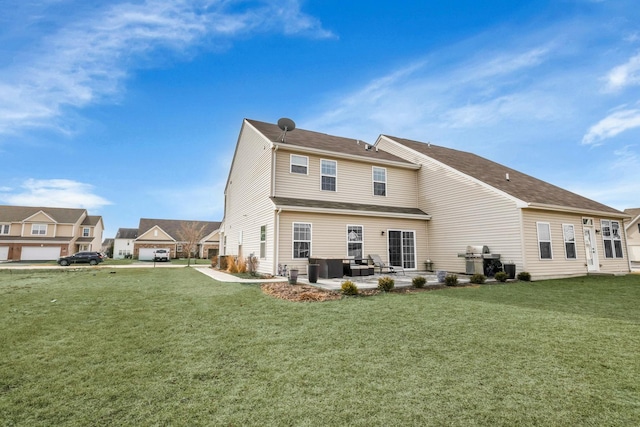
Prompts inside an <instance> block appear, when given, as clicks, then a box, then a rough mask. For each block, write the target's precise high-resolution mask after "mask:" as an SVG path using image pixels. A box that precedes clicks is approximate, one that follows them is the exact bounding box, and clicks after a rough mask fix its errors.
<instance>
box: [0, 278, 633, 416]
mask: <svg viewBox="0 0 640 427" xmlns="http://www.w3.org/2000/svg"><path fill="white" fill-rule="evenodd" d="M112 271H113V272H115V273H112ZM639 303H640V276H638V275H635V276H634V275H630V276H626V277H588V278H578V279H569V280H561V281H545V282H533V283H512V284H507V285H485V286H480V287H473V288H454V289H444V290H439V291H433V292H422V293H415V294H386V295H380V296H375V297H366V298H345V299H342V300H340V301H333V302H325V303H292V302H287V301H282V300H277V299H274V298H272V297H269V296H266V295H263V294H262V293H261V291H260V289H259V287H258V286H257V285H242V284H228V283H218V282H215V281H212V280H211V279H210V278H208V277H207V276H204V275H202V274H201V273H198V272H197V271H194V270H193V269H190V268H180V269H149V268H147V269H119V270H116V269H93V268H82V269H65V270H62V271H60V270H57V271H49V272H40V271H28V272H26V271H24V272H15V271H14V272H10V271H0V324H1V325H2V328H1V330H0V361H1V363H0V424H1V425H7V426H12V425H28V426H38V425H42V426H51V425H56V426H76V425H77V426H87V425H189V426H195V425H225V426H226V425H232V426H246V425H261V426H263V425H275V426H278V425H286V426H289V425H295V426H305V425H309V426H311V425H313V426H319V425H321V426H326V425H353V426H373V425H380V426H392V425H403V426H404V425H465V426H467V425H492V426H493V425H505V426H507V425H508V426H513V425H592V426H601V425H610V426H613V425H616V426H617V425H640V352H639V350H640V304H639Z"/></svg>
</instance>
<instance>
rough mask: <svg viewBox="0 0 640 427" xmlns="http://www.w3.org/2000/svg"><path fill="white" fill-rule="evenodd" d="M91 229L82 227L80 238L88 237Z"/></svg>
mask: <svg viewBox="0 0 640 427" xmlns="http://www.w3.org/2000/svg"><path fill="white" fill-rule="evenodd" d="M90 233H91V229H90V228H89V227H84V228H83V229H82V237H90V236H91V234H90Z"/></svg>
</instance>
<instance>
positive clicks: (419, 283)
mask: <svg viewBox="0 0 640 427" xmlns="http://www.w3.org/2000/svg"><path fill="white" fill-rule="evenodd" d="M411 283H412V284H413V286H415V287H416V288H424V285H425V284H426V283H427V279H426V278H425V277H424V276H416V277H414V278H413V279H411Z"/></svg>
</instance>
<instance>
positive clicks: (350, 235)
mask: <svg viewBox="0 0 640 427" xmlns="http://www.w3.org/2000/svg"><path fill="white" fill-rule="evenodd" d="M419 169H420V165H417V164H415V163H412V162H409V161H407V160H404V159H402V158H400V157H398V156H395V155H393V154H390V153H388V152H385V151H382V150H377V149H375V147H373V146H372V145H370V144H367V143H366V142H364V141H359V140H356V139H350V138H342V137H337V136H331V135H326V134H322V133H318V132H312V131H307V130H302V129H296V130H294V131H291V132H288V133H286V134H284V133H283V131H282V130H281V129H280V128H279V127H278V126H277V125H275V124H269V123H264V122H259V121H255V120H245V121H244V122H243V124H242V129H241V131H240V136H239V139H238V143H237V146H236V150H235V154H234V158H233V161H232V165H231V170H230V173H229V177H228V180H227V184H226V188H225V215H224V220H223V227H222V233H221V234H222V237H221V238H222V246H223V248H222V253H223V254H226V255H238V256H241V257H247V256H249V255H254V256H256V257H258V259H259V267H258V270H259V271H261V272H264V273H270V274H277V273H278V271H281V269H282V268H283V267H284V266H285V265H286V266H287V268H288V269H291V268H298V269H299V270H300V271H301V273H302V272H304V271H306V270H305V269H306V265H307V264H308V259H309V258H310V257H317V258H333V259H347V258H366V257H367V255H368V254H381V255H384V256H383V257H384V258H385V259H389V260H391V262H392V263H393V264H395V265H399V266H404V267H405V268H407V269H415V268H418V264H419V262H420V260H423V259H426V257H427V256H428V253H427V223H428V221H429V219H430V216H429V214H428V213H427V212H425V211H423V210H421V209H420V208H419V207H418V198H417V197H416V194H417V188H418V187H417V184H418V182H417V171H418V170H419Z"/></svg>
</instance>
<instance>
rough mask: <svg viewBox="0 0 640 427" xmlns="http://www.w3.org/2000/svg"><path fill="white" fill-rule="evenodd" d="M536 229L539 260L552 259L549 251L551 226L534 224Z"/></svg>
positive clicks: (540, 223)
mask: <svg viewBox="0 0 640 427" xmlns="http://www.w3.org/2000/svg"><path fill="white" fill-rule="evenodd" d="M536 225H537V227H538V250H539V252H540V259H553V253H552V251H551V226H550V225H549V223H548V222H538V223H536Z"/></svg>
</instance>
